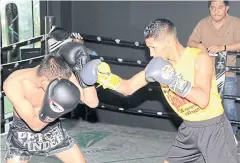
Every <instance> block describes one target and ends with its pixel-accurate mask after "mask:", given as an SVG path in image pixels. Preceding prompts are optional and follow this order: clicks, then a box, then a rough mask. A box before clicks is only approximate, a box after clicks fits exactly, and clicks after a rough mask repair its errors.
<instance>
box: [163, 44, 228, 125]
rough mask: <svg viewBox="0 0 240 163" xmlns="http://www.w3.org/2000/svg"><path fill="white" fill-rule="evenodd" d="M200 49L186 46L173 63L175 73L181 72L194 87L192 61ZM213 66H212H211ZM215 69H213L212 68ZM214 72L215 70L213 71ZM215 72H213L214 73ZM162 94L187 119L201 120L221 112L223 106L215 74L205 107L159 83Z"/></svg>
mask: <svg viewBox="0 0 240 163" xmlns="http://www.w3.org/2000/svg"><path fill="white" fill-rule="evenodd" d="M200 51H201V50H199V49H195V48H189V47H187V48H186V49H185V52H184V54H183V55H182V58H181V59H180V62H179V63H177V64H176V65H173V67H174V68H175V71H176V72H177V73H182V75H183V79H185V80H188V81H190V82H191V83H192V84H193V87H194V75H195V74H194V61H195V58H196V56H197V55H198V54H199V52H200ZM213 68H214V67H213ZM214 70H215V69H214ZM214 72H215V71H214ZM214 74H215V73H214ZM161 88H162V90H163V94H164V96H165V98H166V100H167V101H168V103H169V105H170V106H171V107H172V108H173V110H174V111H175V112H176V113H177V114H178V115H179V116H180V117H181V118H182V119H183V120H187V121H203V120H207V119H211V118H214V117H217V116H219V115H221V114H223V112H224V110H223V106H222V100H221V97H220V95H219V94H218V89H217V81H216V75H213V78H212V88H211V92H210V100H209V104H208V106H207V107H206V108H200V107H199V106H198V105H196V104H194V103H192V102H190V101H188V100H187V99H185V98H181V97H179V96H178V95H176V94H174V93H173V92H172V91H170V90H169V88H168V87H167V86H164V85H161Z"/></svg>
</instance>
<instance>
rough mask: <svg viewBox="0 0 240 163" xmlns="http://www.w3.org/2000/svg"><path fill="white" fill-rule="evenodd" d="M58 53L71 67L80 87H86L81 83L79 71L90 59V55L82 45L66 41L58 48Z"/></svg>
mask: <svg viewBox="0 0 240 163" xmlns="http://www.w3.org/2000/svg"><path fill="white" fill-rule="evenodd" d="M58 53H59V54H60V56H62V57H63V58H64V60H65V61H66V62H67V64H68V65H69V66H70V67H71V68H72V70H73V73H74V74H75V76H76V77H77V79H78V81H79V83H80V85H81V87H82V88H86V87H88V86H87V85H86V84H84V83H83V81H82V79H81V77H80V75H79V73H80V71H81V70H82V68H83V66H84V65H85V64H86V63H87V62H89V61H90V56H89V54H88V53H87V49H86V47H85V46H84V45H82V44H79V43H78V42H68V43H66V44H64V45H62V46H61V47H60V48H59V51H58Z"/></svg>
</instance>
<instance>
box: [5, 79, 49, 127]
mask: <svg viewBox="0 0 240 163" xmlns="http://www.w3.org/2000/svg"><path fill="white" fill-rule="evenodd" d="M3 90H4V92H5V94H6V96H7V97H8V98H9V100H10V101H11V102H12V104H13V106H14V108H15V111H16V112H17V113H18V115H19V116H20V117H21V118H22V119H23V120H24V121H25V122H26V123H27V124H28V126H29V127H30V128H31V129H32V130H41V129H42V128H44V127H45V126H46V125H47V124H48V123H44V122H42V121H41V120H40V119H39V113H36V112H35V109H34V108H33V106H32V105H31V103H30V102H29V101H28V100H27V99H26V98H25V97H24V92H23V89H22V84H21V83H20V82H14V81H13V80H12V79H7V80H6V81H5V82H4V84H3Z"/></svg>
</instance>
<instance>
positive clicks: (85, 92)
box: [69, 74, 99, 108]
mask: <svg viewBox="0 0 240 163" xmlns="http://www.w3.org/2000/svg"><path fill="white" fill-rule="evenodd" d="M69 80H70V81H71V82H73V83H74V84H75V85H76V86H77V87H78V88H79V91H80V94H81V97H80V98H81V99H80V100H81V101H82V102H83V103H84V104H86V105H87V106H89V107H90V108H96V107H97V106H98V103H99V100H98V96H97V91H96V88H95V86H92V87H88V88H84V89H83V88H82V87H81V86H80V84H79V82H78V80H77V78H76V77H75V75H74V74H72V76H71V77H70V78H69Z"/></svg>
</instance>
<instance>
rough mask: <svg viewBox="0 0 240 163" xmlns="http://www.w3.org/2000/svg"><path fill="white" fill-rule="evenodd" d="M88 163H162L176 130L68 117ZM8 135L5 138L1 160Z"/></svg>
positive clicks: (44, 161)
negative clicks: (93, 121)
mask: <svg viewBox="0 0 240 163" xmlns="http://www.w3.org/2000/svg"><path fill="white" fill-rule="evenodd" d="M63 126H64V127H65V128H66V129H67V130H68V132H69V134H70V135H71V136H72V137H73V138H74V139H75V140H76V141H77V144H78V145H79V146H80V148H81V150H82V151H83V154H84V156H85V157H86V160H87V163H161V162H162V161H163V159H164V155H165V153H166V152H167V150H168V148H169V147H170V145H171V143H172V142H173V140H174V138H175V135H176V132H166V131H160V130H152V129H142V128H132V127H125V126H116V125H109V124H100V123H95V124H91V123H87V122H82V121H76V120H65V121H63ZM5 139H6V135H3V136H2V137H1V163H3V162H5V161H4V154H5V148H4V147H5V146H4V144H5ZM30 163H60V161H59V160H58V159H57V158H55V157H47V158H45V157H40V156H33V157H32V159H31V161H30Z"/></svg>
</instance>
